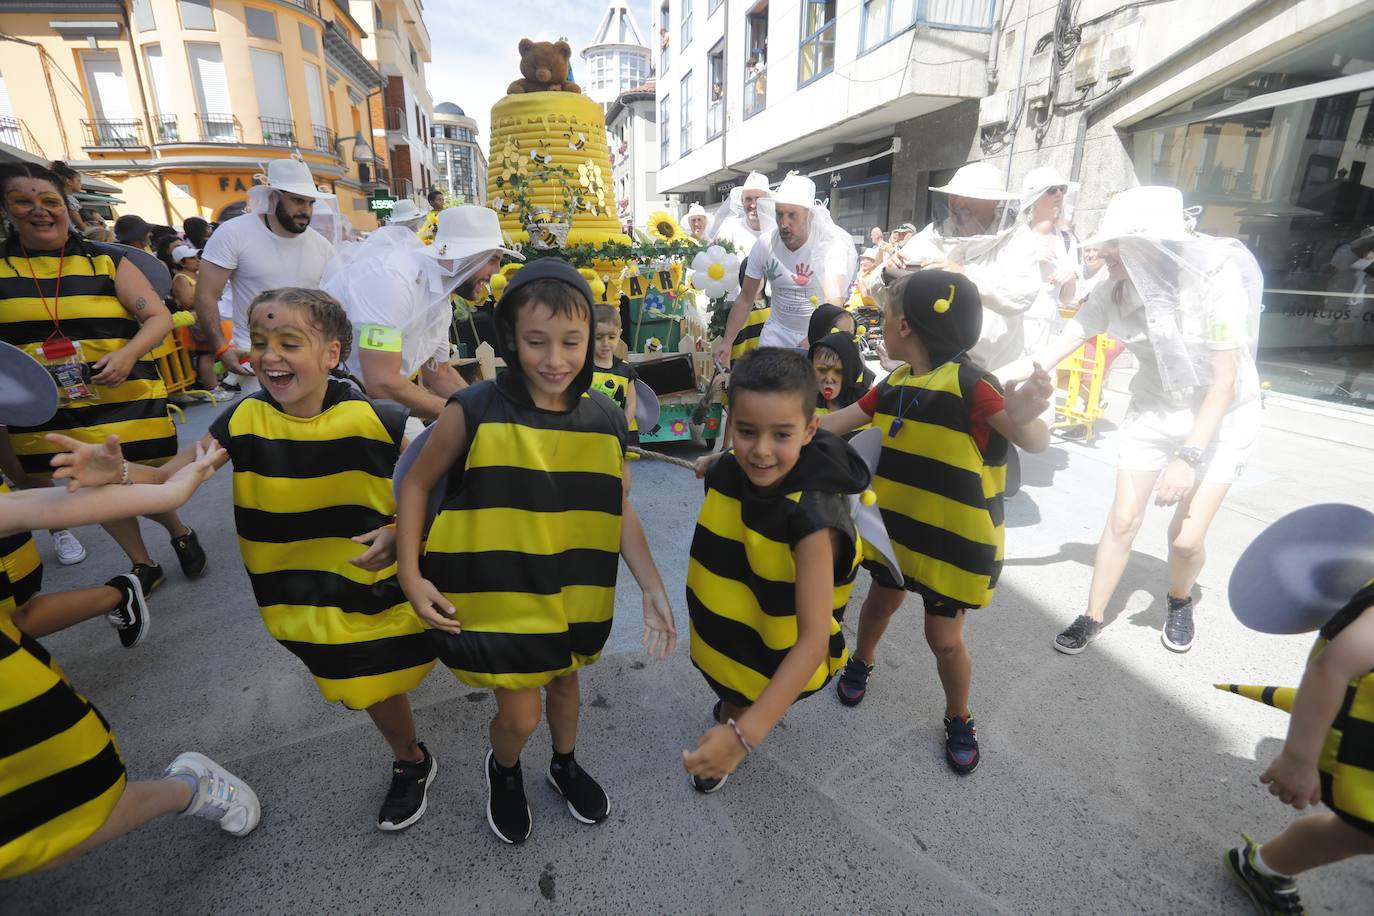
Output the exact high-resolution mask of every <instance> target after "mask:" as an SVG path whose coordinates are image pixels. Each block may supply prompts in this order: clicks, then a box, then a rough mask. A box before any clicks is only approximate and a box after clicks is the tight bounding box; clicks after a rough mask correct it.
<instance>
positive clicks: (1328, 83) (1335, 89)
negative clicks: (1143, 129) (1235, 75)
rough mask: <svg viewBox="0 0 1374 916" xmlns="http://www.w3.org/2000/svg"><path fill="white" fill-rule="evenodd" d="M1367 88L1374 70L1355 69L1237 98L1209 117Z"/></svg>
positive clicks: (1372, 84)
mask: <svg viewBox="0 0 1374 916" xmlns="http://www.w3.org/2000/svg"><path fill="white" fill-rule="evenodd" d="M1364 89H1374V70H1366V71H1365V72H1364V73H1352V74H1351V75H1350V76H1338V77H1336V79H1333V80H1323V81H1322V82H1320V83H1308V84H1307V85H1306V86H1297V87H1295V88H1293V89H1280V90H1279V91H1278V92H1266V93H1265V94H1264V95H1257V96H1255V97H1254V98H1252V99H1246V100H1245V101H1243V102H1237V103H1236V104H1234V105H1230V106H1228V107H1226V108H1223V109H1222V110H1221V111H1218V112H1217V113H1216V114H1214V115H1211V116H1209V117H1208V118H1207V120H1208V121H1225V120H1227V119H1228V118H1233V117H1235V116H1236V115H1242V114H1248V113H1249V112H1252V111H1264V110H1265V109H1266V108H1277V107H1279V106H1280V105H1292V104H1293V103H1294V102H1310V101H1312V100H1313V99H1324V98H1327V97H1329V96H1333V95H1346V94H1348V93H1351V92H1360V91H1361V90H1364Z"/></svg>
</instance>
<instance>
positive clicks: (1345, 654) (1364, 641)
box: [1260, 606, 1374, 810]
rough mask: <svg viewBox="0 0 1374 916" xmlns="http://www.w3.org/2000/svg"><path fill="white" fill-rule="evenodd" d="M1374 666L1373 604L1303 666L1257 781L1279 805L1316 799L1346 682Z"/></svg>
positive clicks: (1304, 804) (1299, 806)
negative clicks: (1284, 734)
mask: <svg viewBox="0 0 1374 916" xmlns="http://www.w3.org/2000/svg"><path fill="white" fill-rule="evenodd" d="M1371 669H1374V606H1371V607H1370V608H1366V609H1365V611H1364V613H1363V614H1361V615H1360V616H1359V617H1358V618H1356V619H1355V621H1354V622H1352V623H1351V624H1349V625H1348V626H1347V627H1346V628H1345V629H1344V630H1342V631H1341V632H1340V634H1339V635H1337V636H1336V638H1335V639H1333V640H1331V642H1329V643H1328V644H1327V645H1326V648H1324V649H1322V651H1321V654H1320V655H1318V656H1317V657H1316V659H1314V660H1313V661H1312V663H1311V664H1310V665H1308V666H1307V671H1306V673H1304V674H1303V676H1302V683H1301V684H1299V685H1298V695H1297V698H1296V699H1295V700H1294V701H1293V716H1292V720H1291V721H1290V722H1289V723H1288V740H1287V741H1285V742H1284V744H1283V750H1282V751H1281V752H1280V753H1279V755H1278V757H1276V758H1274V762H1273V763H1271V764H1270V765H1269V769H1267V770H1265V771H1264V775H1262V776H1260V782H1262V783H1266V784H1267V785H1268V786H1269V793H1270V794H1271V795H1277V796H1278V797H1279V798H1280V799H1281V800H1282V801H1283V803H1284V804H1286V805H1292V806H1293V807H1294V808H1297V809H1298V810H1302V809H1303V808H1305V807H1307V806H1308V805H1315V804H1316V803H1317V802H1319V801H1321V777H1320V775H1319V773H1318V772H1317V759H1318V758H1319V757H1320V756H1321V751H1322V745H1323V743H1324V742H1325V741H1326V734H1327V732H1328V731H1330V730H1331V723H1332V722H1334V721H1335V719H1336V713H1338V712H1339V711H1340V708H1341V703H1342V701H1343V700H1344V698H1345V689H1346V685H1347V684H1349V683H1350V681H1352V680H1353V679H1355V678H1357V677H1359V676H1361V675H1362V674H1365V673H1366V672H1368V671H1370V670H1371Z"/></svg>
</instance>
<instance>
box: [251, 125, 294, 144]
mask: <svg viewBox="0 0 1374 916" xmlns="http://www.w3.org/2000/svg"><path fill="white" fill-rule="evenodd" d="M258 121H259V123H261V124H262V142H263V143H264V144H265V145H267V146H295V145H296V122H295V121H292V120H291V119H290V118H258Z"/></svg>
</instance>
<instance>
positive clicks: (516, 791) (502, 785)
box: [486, 750, 530, 845]
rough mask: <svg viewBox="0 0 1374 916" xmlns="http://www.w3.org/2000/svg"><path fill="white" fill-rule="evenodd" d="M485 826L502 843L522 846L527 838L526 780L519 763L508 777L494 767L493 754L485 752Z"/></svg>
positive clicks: (517, 762) (528, 820) (494, 755)
mask: <svg viewBox="0 0 1374 916" xmlns="http://www.w3.org/2000/svg"><path fill="white" fill-rule="evenodd" d="M486 771H487V823H488V824H490V825H491V831H492V833H494V834H496V836H497V837H498V838H499V839H500V840H501V842H503V843H510V844H512V845H514V844H517V843H523V842H525V841H526V840H527V839H529V837H530V805H529V802H527V801H526V800H525V777H524V775H523V774H522V773H521V772H520V761H518V760H517V761H515V766H514V768H513V769H511V770H510V771H509V772H507V773H503V772H501V770H499V769H497V765H496V752H495V751H491V750H488V751H487V765H486Z"/></svg>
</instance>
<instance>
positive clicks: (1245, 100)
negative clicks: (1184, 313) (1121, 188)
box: [1129, 21, 1374, 408]
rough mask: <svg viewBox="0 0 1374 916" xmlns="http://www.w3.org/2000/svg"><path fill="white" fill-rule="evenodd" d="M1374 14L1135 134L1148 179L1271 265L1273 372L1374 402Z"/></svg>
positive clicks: (1348, 399) (1269, 363)
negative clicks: (1174, 191)
mask: <svg viewBox="0 0 1374 916" xmlns="http://www.w3.org/2000/svg"><path fill="white" fill-rule="evenodd" d="M1371 102H1374V21H1365V22H1363V23H1360V24H1356V25H1353V26H1350V27H1347V28H1344V29H1342V30H1340V31H1339V32H1337V33H1336V34H1333V35H1330V36H1327V37H1325V38H1322V39H1318V40H1317V41H1315V42H1312V43H1311V44H1308V45H1306V46H1304V47H1303V48H1300V49H1299V50H1297V51H1295V52H1292V53H1290V54H1287V55H1284V56H1282V57H1279V58H1277V59H1276V60H1274V61H1272V62H1271V63H1269V64H1266V65H1265V66H1264V67H1263V68H1262V69H1260V70H1257V71H1255V72H1252V73H1250V74H1248V75H1246V76H1245V77H1243V78H1241V79H1239V80H1236V81H1234V82H1232V83H1230V84H1229V85H1226V86H1223V87H1219V88H1216V89H1214V90H1212V91H1210V92H1208V93H1205V94H1203V95H1200V96H1199V97H1197V98H1195V99H1193V100H1191V101H1189V102H1187V103H1185V104H1184V105H1181V106H1178V107H1177V108H1175V109H1173V110H1172V111H1169V112H1166V113H1164V114H1162V115H1160V116H1158V117H1154V118H1151V119H1149V120H1148V121H1145V122H1142V123H1141V124H1138V125H1135V126H1134V127H1132V128H1130V129H1129V130H1130V140H1131V141H1132V142H1131V144H1130V147H1131V152H1132V157H1133V160H1134V165H1135V171H1136V175H1137V177H1138V178H1139V181H1140V183H1141V184H1165V185H1173V186H1175V187H1177V188H1179V189H1181V190H1182V191H1183V196H1184V201H1185V203H1186V204H1187V205H1189V206H1192V207H1198V208H1200V212H1199V215H1198V222H1197V227H1198V230H1199V231H1201V232H1207V233H1212V234H1215V235H1227V236H1233V237H1235V238H1239V239H1240V240H1242V241H1243V242H1245V244H1246V245H1248V246H1249V247H1250V250H1251V251H1253V252H1254V254H1255V257H1256V258H1257V259H1258V260H1259V263H1260V266H1261V267H1262V268H1263V269H1264V277H1265V294H1264V314H1263V317H1262V318H1261V320H1260V341H1259V363H1260V374H1261V377H1262V378H1263V379H1264V380H1265V381H1267V382H1269V383H1270V384H1271V385H1272V386H1273V389H1274V390H1276V391H1283V392H1287V393H1291V394H1297V395H1302V396H1305V397H1313V398H1319V399H1322V400H1327V401H1334V402H1339V403H1343V404H1355V405H1359V406H1363V407H1370V408H1374V167H1371V166H1374V162H1371V160H1374V105H1372V104H1371Z"/></svg>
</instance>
